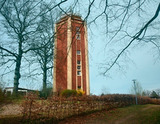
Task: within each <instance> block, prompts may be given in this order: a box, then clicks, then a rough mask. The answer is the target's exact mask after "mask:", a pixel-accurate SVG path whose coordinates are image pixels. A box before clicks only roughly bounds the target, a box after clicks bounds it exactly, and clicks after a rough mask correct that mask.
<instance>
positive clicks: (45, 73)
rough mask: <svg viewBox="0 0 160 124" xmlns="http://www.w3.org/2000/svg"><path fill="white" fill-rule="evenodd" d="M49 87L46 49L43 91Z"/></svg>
mask: <svg viewBox="0 0 160 124" xmlns="http://www.w3.org/2000/svg"><path fill="white" fill-rule="evenodd" d="M46 87H47V55H46V49H45V59H44V65H43V91H44V92H45V91H46Z"/></svg>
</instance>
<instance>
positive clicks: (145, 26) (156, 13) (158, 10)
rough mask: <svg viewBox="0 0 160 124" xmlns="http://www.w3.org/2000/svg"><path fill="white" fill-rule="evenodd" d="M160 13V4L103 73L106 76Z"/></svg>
mask: <svg viewBox="0 0 160 124" xmlns="http://www.w3.org/2000/svg"><path fill="white" fill-rule="evenodd" d="M159 12H160V3H159V5H158V8H157V10H156V12H155V15H154V16H153V17H152V18H151V19H150V20H149V21H148V22H147V23H146V24H145V25H144V27H143V28H141V30H140V31H139V32H138V33H136V34H135V35H134V36H133V39H132V40H131V41H130V42H129V43H128V45H127V46H126V47H125V48H123V49H122V50H121V52H120V53H119V54H118V56H117V57H116V58H115V60H114V61H113V63H112V64H111V65H110V66H109V68H108V69H106V71H105V72H104V73H103V74H104V75H105V74H106V73H107V72H108V71H109V70H110V69H111V68H112V67H113V66H114V65H115V64H116V63H117V61H118V59H119V58H120V56H121V55H122V54H123V53H124V51H125V50H126V49H127V48H128V47H129V46H130V45H131V44H132V43H133V41H134V40H136V39H138V38H139V37H140V35H141V34H142V33H143V32H144V31H146V30H147V28H148V26H149V24H151V23H152V22H153V21H154V20H155V19H156V18H157V17H158V15H159Z"/></svg>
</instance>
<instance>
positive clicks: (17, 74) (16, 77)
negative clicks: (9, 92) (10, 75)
mask: <svg viewBox="0 0 160 124" xmlns="http://www.w3.org/2000/svg"><path fill="white" fill-rule="evenodd" d="M22 54H23V52H22V42H20V43H19V49H18V56H17V58H16V67H15V72H14V87H13V94H14V95H17V94H18V85H19V79H20V77H21V74H20V68H21V60H22Z"/></svg>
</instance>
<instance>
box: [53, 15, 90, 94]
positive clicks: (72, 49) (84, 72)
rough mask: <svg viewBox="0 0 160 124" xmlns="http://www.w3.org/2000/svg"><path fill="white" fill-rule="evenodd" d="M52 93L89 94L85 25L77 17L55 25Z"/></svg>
mask: <svg viewBox="0 0 160 124" xmlns="http://www.w3.org/2000/svg"><path fill="white" fill-rule="evenodd" d="M54 55H55V56H54V82H53V91H54V92H57V91H61V90H64V89H75V90H78V89H82V90H83V91H84V92H85V94H86V95H89V94H90V85H89V62H88V39H87V27H86V23H85V22H84V21H83V20H82V19H81V17H80V16H77V15H67V16H64V17H62V18H61V19H60V20H59V21H58V22H57V23H56V24H55V49H54Z"/></svg>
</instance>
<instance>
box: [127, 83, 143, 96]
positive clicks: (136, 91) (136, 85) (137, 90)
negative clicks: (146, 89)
mask: <svg viewBox="0 0 160 124" xmlns="http://www.w3.org/2000/svg"><path fill="white" fill-rule="evenodd" d="M133 82H134V84H133V85H132V87H131V89H130V92H131V94H136V95H137V96H141V95H142V92H143V89H142V86H141V84H140V83H139V82H138V81H137V80H133Z"/></svg>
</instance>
